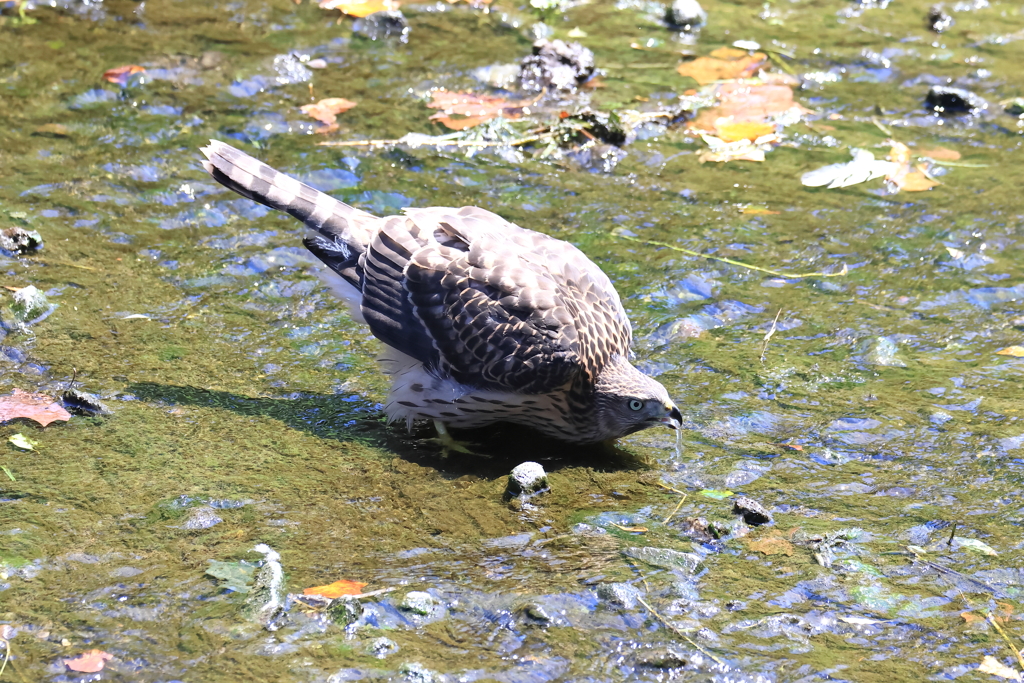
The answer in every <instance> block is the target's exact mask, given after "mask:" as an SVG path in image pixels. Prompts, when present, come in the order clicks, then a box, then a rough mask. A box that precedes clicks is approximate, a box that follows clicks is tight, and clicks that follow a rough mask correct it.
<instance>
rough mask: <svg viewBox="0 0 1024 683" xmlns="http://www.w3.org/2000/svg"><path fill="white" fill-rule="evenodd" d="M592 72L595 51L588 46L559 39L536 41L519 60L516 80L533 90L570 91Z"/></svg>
mask: <svg viewBox="0 0 1024 683" xmlns="http://www.w3.org/2000/svg"><path fill="white" fill-rule="evenodd" d="M593 75H594V53H593V52H591V51H590V50H588V49H587V48H585V47H583V46H582V45H580V44H579V43H566V42H564V41H562V40H551V41H548V40H538V41H537V42H535V43H534V44H533V54H532V55H530V56H529V57H527V58H525V59H524V60H523V61H522V62H521V63H520V70H519V82H520V84H521V85H522V87H523V89H524V90H530V91H533V92H538V91H541V90H546V89H548V88H551V89H553V90H569V91H571V90H575V89H576V87H577V86H579V85H582V84H583V83H584V82H585V81H586V80H587V79H588V78H590V77H591V76H593Z"/></svg>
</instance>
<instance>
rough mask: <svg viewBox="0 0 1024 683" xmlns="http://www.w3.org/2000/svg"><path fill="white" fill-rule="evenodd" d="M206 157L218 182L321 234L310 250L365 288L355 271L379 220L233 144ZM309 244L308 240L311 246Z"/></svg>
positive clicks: (216, 145) (213, 146)
mask: <svg viewBox="0 0 1024 683" xmlns="http://www.w3.org/2000/svg"><path fill="white" fill-rule="evenodd" d="M202 152H203V154H205V155H206V159H207V160H206V161H204V162H203V168H205V169H206V171H207V172H208V173H209V174H210V175H211V176H213V179H214V180H216V181H217V182H218V183H220V184H221V185H223V186H224V187H226V188H228V189H229V190H232V191H233V192H237V193H238V194H240V195H242V196H243V197H245V198H247V199H251V200H253V201H256V202H259V203H260V204H263V205H265V206H269V207H270V208H272V209H277V210H278V211H284V212H285V213H287V214H289V215H291V216H294V217H295V218H297V219H299V220H300V221H302V222H303V223H305V224H306V226H307V227H309V228H311V229H313V230H315V231H316V232H317V233H318V236H317V238H316V239H315V240H313V245H314V246H313V247H311V249H310V250H311V251H312V252H313V253H314V254H315V255H316V256H318V257H319V258H321V259H322V260H323V261H324V262H325V263H326V264H327V265H328V266H330V267H331V269H332V270H334V271H336V272H337V273H338V274H340V275H341V276H342V277H344V278H345V279H346V280H349V281H350V282H351V283H352V284H353V285H354V286H355V287H357V288H358V287H359V282H358V277H356V276H355V271H354V268H353V266H354V265H355V260H356V259H358V257H359V255H360V254H362V253H363V252H364V251H366V247H367V245H368V244H369V243H370V240H371V239H372V238H373V235H374V234H375V233H376V228H375V224H376V223H377V222H378V220H379V219H378V218H376V217H375V216H373V215H371V214H369V213H366V212H365V211H360V210H359V209H355V208H353V207H351V206H349V205H348V204H345V203H344V202H340V201H338V200H337V199H335V198H334V197H331V196H329V195H326V194H324V193H323V192H320V191H319V190H317V189H314V188H312V187H310V186H309V185H306V184H305V183H301V182H299V181H298V180H296V179H294V178H292V177H290V176H287V175H285V174H283V173H280V172H278V171H275V170H274V169H272V168H271V167H270V166H267V165H266V164H264V163H263V162H261V161H258V160H256V159H254V158H253V157H251V156H249V155H248V154H246V153H245V152H242V151H241V150H238V149H235V148H234V147H232V146H231V145H227V144H224V143H223V142H219V141H217V140H210V144H209V145H208V146H207V147H203V148H202ZM309 243H310V240H307V246H310V244H309ZM316 247H319V248H316ZM353 278H354V279H353Z"/></svg>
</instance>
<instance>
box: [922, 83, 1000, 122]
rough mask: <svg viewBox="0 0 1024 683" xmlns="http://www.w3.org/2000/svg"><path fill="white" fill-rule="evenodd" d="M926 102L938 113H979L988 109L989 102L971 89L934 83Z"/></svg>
mask: <svg viewBox="0 0 1024 683" xmlns="http://www.w3.org/2000/svg"><path fill="white" fill-rule="evenodd" d="M924 103H925V106H926V107H928V109H930V110H932V111H934V112H935V113H936V114H971V115H977V114H979V113H980V112H982V111H984V110H986V109H988V102H987V101H986V100H985V99H984V98H983V97H981V96H980V95H976V94H974V93H972V92H971V91H970V90H964V89H963V88H951V87H949V86H945V85H933V86H932V88H931V90H929V91H928V96H927V97H925V100H924Z"/></svg>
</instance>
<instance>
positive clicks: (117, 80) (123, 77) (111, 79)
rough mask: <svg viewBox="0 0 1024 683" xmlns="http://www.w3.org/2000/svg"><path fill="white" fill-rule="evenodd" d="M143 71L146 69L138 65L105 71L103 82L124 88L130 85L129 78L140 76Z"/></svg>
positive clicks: (128, 65)
mask: <svg viewBox="0 0 1024 683" xmlns="http://www.w3.org/2000/svg"><path fill="white" fill-rule="evenodd" d="M143 71H145V69H144V68H143V67H141V66H139V65H138V64H126V65H125V66H119V67H115V68H113V69H107V70H106V71H104V72H103V80H105V81H107V82H108V83H114V84H116V85H120V86H122V87H123V86H125V85H128V79H129V78H131V77H132V76H133V75H134V74H140V73H142V72H143Z"/></svg>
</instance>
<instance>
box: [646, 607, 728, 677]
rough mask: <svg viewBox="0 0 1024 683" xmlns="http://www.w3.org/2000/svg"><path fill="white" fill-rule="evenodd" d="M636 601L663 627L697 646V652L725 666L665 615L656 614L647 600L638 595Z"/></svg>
mask: <svg viewBox="0 0 1024 683" xmlns="http://www.w3.org/2000/svg"><path fill="white" fill-rule="evenodd" d="M637 601H638V602H639V603H640V604H641V605H643V606H644V607H646V608H647V610H648V611H649V612H650V613H651V614H653V615H654V616H655V617H657V619H658V621H660V622H661V623H662V624H664V625H665V628H667V629H668V630H669V631H672V633H674V634H676V635H677V636H679V637H680V638H682V639H683V640H685V641H686V642H688V643H689V644H690V645H692V646H694V647H695V648H697V650H698V651H699V652H701V653H702V654H704V655H705V656H706V657H709V658H710V659H711V660H712V661H713V662H715V663H717V664H719V665H720V666H725V662H723V661H722V660H721V659H719V658H718V657H716V656H714V655H713V654H711V653H710V652H708V651H707V650H705V649H704V648H702V647H701V646H700V645H698V644H697V643H695V642H694V641H693V639H691V638H690V636H688V635H686V634H685V633H683V632H682V631H680V630H679V629H678V628H676V627H675V626H673V625H672V624H671V623H670V622H669V621H668V620H667V619H665V617H663V616H661V615H660V614H658V611H657V610H656V609H654V608H653V607H651V606H650V605H649V604H647V601H646V600H644V599H643V598H640V597H638V598H637Z"/></svg>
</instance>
